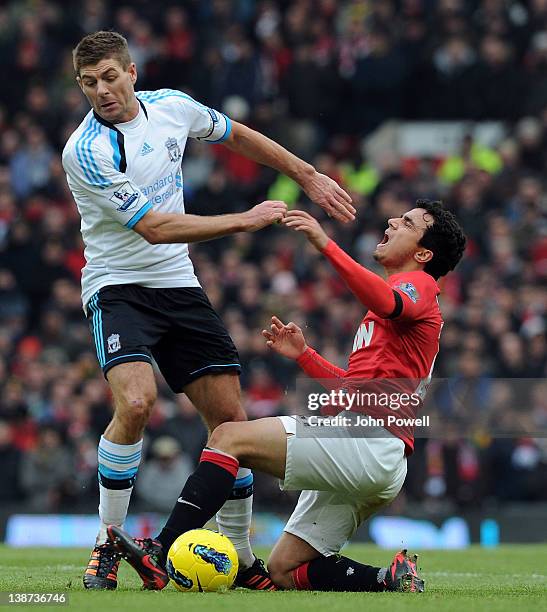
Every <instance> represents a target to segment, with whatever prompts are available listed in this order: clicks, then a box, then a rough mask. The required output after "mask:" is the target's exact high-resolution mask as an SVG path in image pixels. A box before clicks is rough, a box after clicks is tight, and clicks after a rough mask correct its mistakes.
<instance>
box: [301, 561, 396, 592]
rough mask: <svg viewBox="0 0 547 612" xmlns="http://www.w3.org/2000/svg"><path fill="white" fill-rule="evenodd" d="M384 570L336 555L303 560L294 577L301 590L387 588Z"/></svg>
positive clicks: (372, 589) (370, 589) (376, 589)
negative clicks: (307, 561) (305, 561)
mask: <svg viewBox="0 0 547 612" xmlns="http://www.w3.org/2000/svg"><path fill="white" fill-rule="evenodd" d="M384 570H385V568H380V567H372V566H371V565H363V564H362V563H358V562H357V561H352V560H351V559H348V558H347V557H341V556H339V555H334V556H332V557H318V558H317V559H314V560H313V561H310V562H309V563H304V565H301V566H300V567H298V568H296V569H295V570H294V571H293V579H294V584H295V586H296V588H297V589H300V590H314V591H385V585H384V577H385V571H384Z"/></svg>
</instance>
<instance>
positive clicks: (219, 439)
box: [207, 422, 241, 457]
mask: <svg viewBox="0 0 547 612" xmlns="http://www.w3.org/2000/svg"><path fill="white" fill-rule="evenodd" d="M240 430H241V427H240V426H239V425H238V423H231V422H228V423H221V424H220V425H219V426H218V427H215V429H214V430H213V433H212V434H211V437H210V438H209V441H208V442H207V445H208V446H211V447H212V448H216V449H217V450H221V451H224V452H225V453H228V454H229V455H232V456H233V457H238V455H239V452H240V450H241V435H240Z"/></svg>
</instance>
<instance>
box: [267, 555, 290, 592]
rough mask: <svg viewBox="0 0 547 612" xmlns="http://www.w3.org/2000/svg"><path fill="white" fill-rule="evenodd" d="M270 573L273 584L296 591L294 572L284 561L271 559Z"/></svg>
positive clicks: (269, 564) (269, 562) (269, 563)
mask: <svg viewBox="0 0 547 612" xmlns="http://www.w3.org/2000/svg"><path fill="white" fill-rule="evenodd" d="M268 571H269V572H270V578H271V579H272V582H273V583H274V584H275V585H276V586H277V587H279V588H281V589H294V581H293V578H292V570H291V569H289V567H288V566H287V564H286V563H285V562H283V560H282V559H276V558H275V557H273V558H272V557H270V560H269V561H268Z"/></svg>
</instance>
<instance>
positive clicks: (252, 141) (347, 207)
mask: <svg viewBox="0 0 547 612" xmlns="http://www.w3.org/2000/svg"><path fill="white" fill-rule="evenodd" d="M224 144H225V146H227V147H228V148H230V149H231V150H232V151H235V152H236V153H240V154H241V155H245V157H249V158H250V159H253V160H254V161H256V162H258V163H260V164H263V165H265V166H269V167H270V168H274V169H275V170H278V171H279V172H282V173H283V174H286V175H287V176H289V177H290V178H292V179H293V180H294V181H296V182H297V183H298V184H299V185H300V186H301V187H302V189H303V190H304V191H305V193H306V195H307V196H308V197H309V198H310V200H312V202H315V203H316V204H317V205H318V206H320V207H321V208H322V209H323V210H325V211H326V212H327V213H328V214H329V215H330V216H331V217H334V218H335V219H338V220H339V221H342V222H344V223H346V222H348V221H352V220H353V219H354V218H355V208H354V207H353V206H352V204H351V197H350V196H349V194H347V193H346V192H345V191H344V190H343V189H342V188H341V187H340V185H338V183H337V182H336V181H334V180H333V179H331V178H330V177H329V176H326V175H325V174H321V173H320V172H317V170H316V169H315V168H314V167H313V166H312V165H311V164H308V163H307V162H305V161H304V160H302V159H300V158H299V157H297V156H296V155H294V154H293V153H291V152H290V151H287V149H285V148H284V147H282V146H281V145H280V144H278V143H277V142H274V141H273V140H271V139H270V138H268V137H267V136H264V134H260V132H256V131H255V130H252V129H251V128H248V127H247V126H245V125H243V124H241V123H237V122H233V127H232V131H231V133H230V136H229V138H228V140H226V141H225V142H224Z"/></svg>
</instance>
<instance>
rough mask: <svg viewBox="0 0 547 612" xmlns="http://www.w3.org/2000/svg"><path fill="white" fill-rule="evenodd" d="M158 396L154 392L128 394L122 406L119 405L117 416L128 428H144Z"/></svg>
mask: <svg viewBox="0 0 547 612" xmlns="http://www.w3.org/2000/svg"><path fill="white" fill-rule="evenodd" d="M155 401H156V396H155V394H153V393H141V394H139V395H138V396H128V397H126V398H124V402H123V405H122V406H119V407H118V408H117V410H116V416H117V418H118V419H120V420H121V421H122V422H123V423H124V425H125V426H126V428H129V429H133V428H141V429H142V428H144V427H145V425H146V423H148V419H149V418H150V414H151V412H152V408H153V407H154V402H155Z"/></svg>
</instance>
